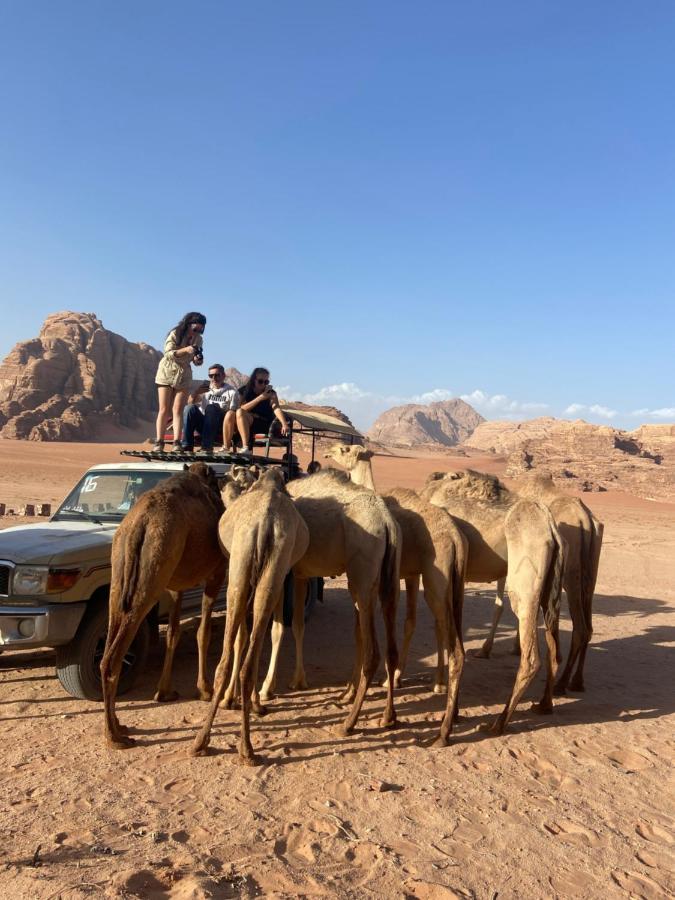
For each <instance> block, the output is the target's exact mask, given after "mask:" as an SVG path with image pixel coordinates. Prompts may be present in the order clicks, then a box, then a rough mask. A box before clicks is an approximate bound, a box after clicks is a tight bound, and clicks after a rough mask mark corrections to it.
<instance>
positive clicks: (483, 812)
mask: <svg viewBox="0 0 675 900" xmlns="http://www.w3.org/2000/svg"><path fill="white" fill-rule="evenodd" d="M118 450H119V446H114V445H110V446H106V445H100V444H99V445H76V444H26V443H14V442H9V441H0V501H4V502H6V503H8V505H12V504H19V503H25V502H46V501H50V502H57V501H58V500H60V499H61V498H62V497H63V496H64V495H65V493H66V492H67V489H68V488H69V487H70V486H71V485H72V483H73V482H74V480H75V479H76V478H77V477H78V476H79V475H80V474H81V472H82V471H83V470H84V469H85V468H86V467H87V466H88V465H90V464H93V463H95V462H104V461H109V460H112V459H115V458H116V455H117V452H118ZM469 463H471V464H472V465H474V466H475V467H476V468H480V467H481V465H480V463H481V461H480V459H478V458H475V459H472V460H464V459H461V458H457V457H438V458H434V457H430V456H428V455H424V456H422V457H421V458H419V459H415V458H402V457H400V456H399V457H389V458H385V457H378V458H376V460H375V475H376V478H377V479H378V482H379V485H380V487H381V488H386V487H387V486H389V485H393V484H406V485H409V486H413V487H414V486H416V485H420V484H421V483H422V482H423V480H424V478H425V476H426V474H427V473H428V472H429V471H433V470H434V469H442V468H456V467H460V466H464V465H467V464H469ZM489 465H490V466H491V467H492V470H493V471H494V470H497V471H498V470H499V461H497V462H495V460H494V458H493V459H491V460H490V461H489ZM584 499H585V500H586V501H587V502H588V503H589V504H590V505H591V506H592V507H593V509H594V511H595V512H596V513H597V514H598V515H599V516H600V518H602V519H603V520H604V522H605V542H604V551H603V556H602V561H601V568H600V575H599V583H598V589H597V595H596V601H595V623H594V624H595V635H594V638H593V644H592V647H591V650H590V652H589V655H588V662H587V668H586V683H587V692H586V693H585V694H583V695H580V694H570V695H569V696H568V697H567V698H565V699H563V700H560V701H558V702H557V703H556V708H555V712H554V714H553V716H551V717H537V716H536V715H534V714H533V713H532V712H531V711H530V710H529V703H523V704H522V705H521V706H520V707H519V709H518V710H517V713H516V715H515V716H514V720H513V723H512V725H511V727H510V729H509V732H508V733H507V734H506V735H505V736H504V737H502V738H490V737H487V736H485V735H484V734H483V733H481V732H480V731H479V730H478V729H479V726H480V725H481V724H482V723H484V722H485V721H487V720H489V718H490V717H491V716H493V715H495V714H496V713H497V711H498V710H499V709H500V707H501V705H502V704H503V702H504V701H505V699H506V697H507V695H508V691H509V688H510V685H511V683H512V680H513V677H514V674H515V669H516V666H517V660H516V659H515V658H514V657H512V656H511V655H510V654H509V652H508V650H509V647H510V643H511V637H512V634H513V628H512V625H513V620H512V618H511V616H510V615H509V616H508V617H506V616H505V619H504V624H503V626H502V628H501V629H500V633H499V637H498V640H497V643H496V645H495V651H494V656H493V659H491V660H478V659H471V658H469V659H468V660H467V664H466V667H465V675H464V679H463V683H462V695H461V705H462V713H463V715H462V719H461V721H460V723H459V725H458V727H457V729H456V733H455V736H454V740H453V743H452V745H451V746H450V747H448V748H446V749H443V750H430V749H429V744H430V742H431V741H432V740H433V738H434V736H435V734H436V731H437V727H438V723H439V721H440V716H441V711H442V707H443V698H441V697H437V696H434V695H432V694H430V693H429V688H430V676H431V672H432V665H433V658H434V640H433V628H432V625H431V620H430V616H429V615H428V612H427V610H426V607H424V604H422V608H421V609H420V616H419V619H418V623H419V624H418V630H417V633H416V635H415V639H414V642H413V646H412V658H411V663H410V666H409V678H408V679H407V681H406V685H405V687H404V688H403V689H401V691H400V692H399V693H398V695H397V711H398V715H399V718H400V725H399V727H398V728H397V729H396V730H394V731H391V732H390V731H383V730H381V729H380V728H379V727H378V725H377V719H378V715H379V712H380V710H381V708H382V705H383V699H384V692H383V690H382V688H380V687H375V688H373V689H371V692H370V695H369V697H368V700H367V702H366V704H365V707H364V715H363V717H362V719H361V721H360V723H359V724H360V726H361V727H360V729H359V731H358V732H357V733H356V734H355V735H354V736H352V737H349V738H346V739H345V738H337V737H335V735H334V731H333V727H334V725H335V724H336V723H337V722H338V721H339V720H340V718H341V717H342V715H343V712H342V711H341V709H340V708H339V707H338V706H337V705H336V703H335V701H336V698H337V696H338V693H339V690H340V686H341V684H342V683H343V681H344V680H345V678H346V676H347V674H348V672H349V670H350V667H351V660H352V618H351V610H350V602H349V598H348V595H347V593H346V590H345V583H344V581H343V580H340V579H337V580H334V581H329V582H327V585H326V596H325V603H324V604H323V605H319V606H318V608H317V609H316V611H315V613H314V614H313V616H312V618H311V619H310V621H309V622H308V626H307V640H306V648H307V650H306V655H307V658H306V662H307V672H308V677H309V679H310V681H311V684H312V688H311V689H309V690H307V691H301V692H298V693H290V692H285V693H284V694H283V695H281V696H280V697H279V698H278V699H277V700H276V701H274V702H273V703H272V704H271V705H270V711H269V713H268V715H267V716H266V717H264V718H263V719H254V721H253V728H252V739H253V743H254V746H255V748H256V750H257V751H258V752H259V754H260V755H261V757H262V758H263V761H264V764H263V765H262V766H260V767H258V768H256V769H248V768H242V767H240V766H238V765H237V764H236V755H235V742H236V737H237V732H238V714H237V712H235V711H232V712H221V713H220V714H219V716H218V718H217V720H216V725H215V728H214V732H213V738H212V748H213V749H212V753H211V755H209V756H208V757H206V758H203V759H191V758H189V757H188V755H187V750H188V747H189V743H190V741H191V739H192V737H193V735H194V733H195V730H196V728H197V727H198V725H199V724H200V723H201V721H202V718H203V716H204V712H205V707H204V705H203V704H200V703H199V702H197V701H195V700H192V699H189V698H190V697H191V696H192V694H193V691H194V685H195V680H196V647H195V641H194V627H192V628H191V627H187V628H186V629H185V631H184V634H183V637H182V640H181V646H180V648H179V651H178V655H177V660H176V668H175V682H176V685H177V686H178V688H179V689H180V690H181V693H182V695H183V697H185V698H186V699H184V700H181V701H179V702H177V703H174V704H157V703H154V702H153V701H152V700H151V697H152V693H153V690H154V684H155V682H156V679H157V677H158V674H159V668H160V665H161V658H160V657H156V658H154V659H153V661H152V665H151V667H150V668H149V670H148V672H147V675H146V676H145V677H144V678H143V679H142V680H141V682H140V683H139V685H138V687H137V688H136V689H135V690H134V692H133V693H132V694H130V695H127V696H126V697H124V698H123V699H122V701H121V702H120V704H119V713H120V717H121V719H122V721H123V722H125V723H126V724H128V725H130V726H132V728H133V730H134V734H135V736H136V737H137V738H138V740H139V745H138V746H137V747H136V748H134V749H132V750H129V751H126V752H110V751H108V750H106V749H105V748H104V746H103V742H102V730H101V728H102V715H101V709H100V706H99V705H98V704H95V703H87V702H82V701H78V700H73V699H70V698H69V697H68V696H67V695H66V694H65V693H64V692H63V690H62V689H61V688H60V686H59V683H58V681H57V680H56V678H55V675H54V669H53V665H54V657H53V653H52V652H50V651H40V652H36V653H32V654H28V653H25V654H18V653H5V654H3V655H2V656H0V682H1V684H0V720H2V724H3V750H4V766H3V772H2V776H0V816H1V818H0V830H1V834H2V840H1V841H0V892H1V894H2V896H7V897H31V898H32V897H36V898H53V900H55V898H57V897H63V898H79V897H87V896H93V895H100V896H105V897H132V896H138V897H148V898H186V900H187V898H200V897H239V896H244V897H247V896H261V895H266V896H278V897H295V896H336V897H364V896H365V897H367V896H376V897H420V898H442V897H477V898H488V900H494V898H497V897H499V898H511V897H513V898H515V897H567V896H579V897H603V898H604V897H610V898H611V897H627V896H631V897H646V898H656V897H666V896H672V895H673V891H674V890H675V880H674V878H673V842H674V840H675V838H674V834H673V832H674V829H673V817H674V812H673V791H672V787H673V783H672V771H673V768H672V766H673V758H674V756H675V739H674V735H673V707H674V704H675V691H674V689H673V685H674V684H675V666H674V663H673V649H672V648H673V640H674V637H675V629H674V628H673V624H672V614H673V609H674V606H675V603H674V601H675V529H674V528H673V521H674V517H675V506H673V505H667V504H659V503H652V502H648V501H643V500H637V499H635V498H632V497H628V496H625V495H623V496H622V495H613V494H601V495H585V496H584ZM17 522H18V520H17V519H5V520H4V521H2V522H0V525H2V526H5V527H6V526H7V525H9V524H17ZM0 538H1V535H0ZM0 546H1V543H0ZM0 555H1V554H0ZM475 588H476V586H471V590H469V592H468V596H467V601H466V607H465V610H466V612H465V621H466V623H467V626H468V634H467V646H468V647H477V646H478V645H479V643H480V641H481V639H482V637H483V635H484V634H485V631H486V629H487V626H488V624H489V621H490V617H491V595H490V594H489V593H488V592H487V589H485V591H481V590H477V589H475ZM563 608H564V610H565V612H564V616H563V622H562V629H563V640H564V650H565V651H566V648H567V642H568V639H569V632H570V622H569V617H568V615H567V608H566V604H565V601H564V600H563ZM222 624H223V618H222V617H219V619H218V623H217V627H216V630H215V634H214V638H213V642H212V648H211V661H212V664H213V665H215V662H216V660H217V658H218V656H219V652H220V646H219V645H220V641H221V639H222ZM284 648H285V649H286V651H288V652H287V653H286V654H285V655H284V659H283V663H282V682H281V683H282V684H284V683H286V682H287V681H288V678H289V677H290V672H291V668H292V653H291V642H290V635H287V636H286V638H285V644H284ZM542 678H543V676H542V675H541V674H540V676H538V678H537V680H536V684H535V685H534V686H533V688H532V690H531V691H530V696H529V697H528V700H530V699H534V698H536V697H537V696H538V695H539V693H540V691H541V687H542V683H543V682H542Z"/></svg>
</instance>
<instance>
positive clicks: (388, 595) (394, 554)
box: [380, 519, 401, 609]
mask: <svg viewBox="0 0 675 900" xmlns="http://www.w3.org/2000/svg"><path fill="white" fill-rule="evenodd" d="M400 568H401V533H400V530H399V527H398V525H397V524H396V522H395V521H394V519H391V521H390V522H388V523H387V536H386V545H385V549H384V556H383V557H382V567H381V568H380V598H381V602H382V605H383V606H385V605H388V604H392V605H393V607H394V609H395V608H396V605H397V603H398V595H399V590H400V580H399V571H400Z"/></svg>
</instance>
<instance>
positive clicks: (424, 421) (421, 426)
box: [367, 399, 485, 447]
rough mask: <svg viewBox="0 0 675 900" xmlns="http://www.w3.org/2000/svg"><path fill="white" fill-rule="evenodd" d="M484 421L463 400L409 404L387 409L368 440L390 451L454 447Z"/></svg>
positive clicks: (374, 425)
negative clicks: (425, 446)
mask: <svg viewBox="0 0 675 900" xmlns="http://www.w3.org/2000/svg"><path fill="white" fill-rule="evenodd" d="M484 421H485V419H484V418H483V417H482V416H481V415H480V413H477V412H476V410H475V409H474V408H473V407H472V406H469V404H468V403H465V402H464V401H463V400H459V399H457V400H442V401H440V402H438V403H429V404H428V405H423V404H417V403H409V404H407V405H406V406H395V407H393V409H388V410H387V411H386V412H383V413H382V415H381V416H380V417H379V418H378V419H377V420H376V422H375V423H374V424H373V425H372V427H371V428H370V429H369V431H368V434H367V437H368V439H369V440H372V441H377V442H378V443H380V444H384V445H386V446H388V447H415V446H418V445H423V444H427V445H428V444H441V445H442V446H444V447H454V446H455V445H456V444H460V443H462V442H463V441H466V439H467V438H468V437H469V435H471V434H472V433H473V431H474V429H475V428H477V427H478V425H480V424H481V422H484Z"/></svg>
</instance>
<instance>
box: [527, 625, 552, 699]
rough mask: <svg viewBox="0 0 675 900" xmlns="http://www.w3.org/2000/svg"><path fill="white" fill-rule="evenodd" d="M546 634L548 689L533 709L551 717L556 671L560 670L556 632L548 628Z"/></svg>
mask: <svg viewBox="0 0 675 900" xmlns="http://www.w3.org/2000/svg"><path fill="white" fill-rule="evenodd" d="M544 634H545V637H546V687H545V688H544V695H543V697H542V698H541V700H540V701H539V703H533V704H532V709H533V710H534V711H535V712H538V713H541V714H542V715H549V714H550V713H552V712H553V685H554V682H555V673H556V669H557V668H558V660H557V657H556V649H557V641H556V638H555V632H554V631H549V629H548V628H547V629H546V631H545V632H544Z"/></svg>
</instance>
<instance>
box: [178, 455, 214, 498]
mask: <svg viewBox="0 0 675 900" xmlns="http://www.w3.org/2000/svg"><path fill="white" fill-rule="evenodd" d="M183 471H184V472H189V473H190V475H196V476H197V478H199V479H201V480H202V481H203V482H204V484H206V485H207V486H208V487H210V488H211V489H212V490H213V491H215V493H216V494H218V493H220V487H219V485H218V478H217V477H216V473H215V472H214V471H213V469H212V468H211V466H207V465H206V463H203V462H196V463H192V465H190V466H187V465H185V466H183Z"/></svg>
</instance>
